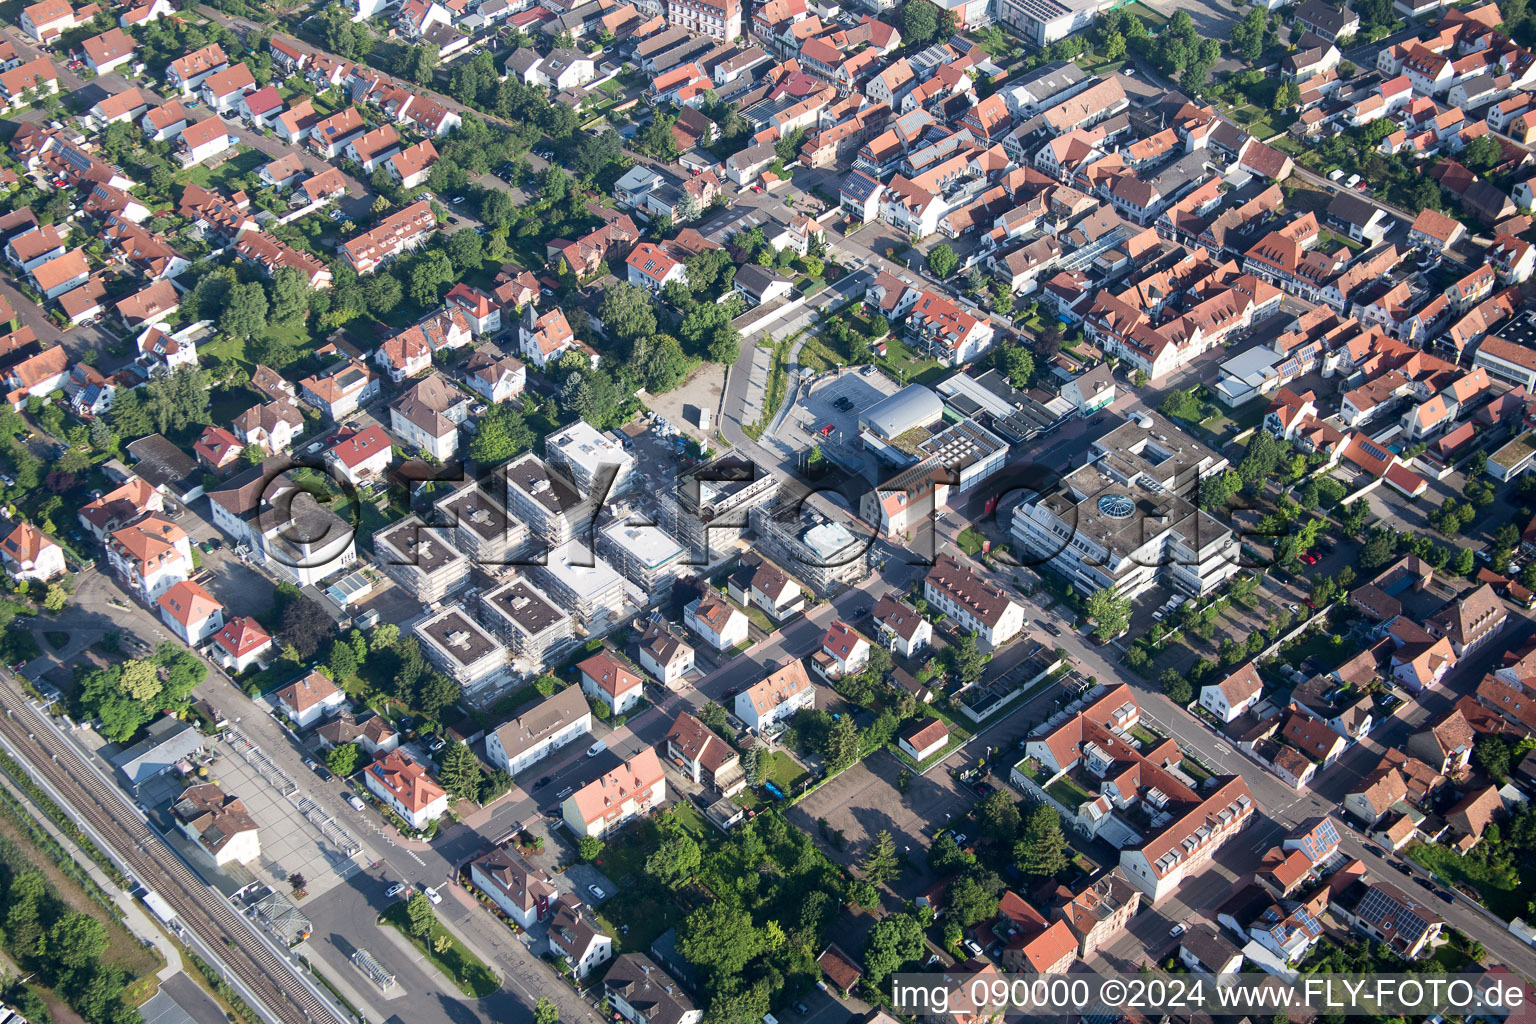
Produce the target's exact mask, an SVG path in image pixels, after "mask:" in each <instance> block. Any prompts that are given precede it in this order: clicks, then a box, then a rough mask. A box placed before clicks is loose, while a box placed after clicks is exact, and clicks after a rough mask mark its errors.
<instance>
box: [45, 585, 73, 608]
mask: <svg viewBox="0 0 1536 1024" xmlns="http://www.w3.org/2000/svg"><path fill="white" fill-rule="evenodd" d="M68 600H69V591H67V590H65V589H64V588H63V586H61V585H60V584H57V583H50V584H48V592H47V594H45V595H44V596H43V610H44V611H47V612H49V613H50V614H53V615H57V614H58V613H59V612H61V611H63V610H64V603H65V602H66V601H68Z"/></svg>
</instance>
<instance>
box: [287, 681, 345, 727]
mask: <svg viewBox="0 0 1536 1024" xmlns="http://www.w3.org/2000/svg"><path fill="white" fill-rule="evenodd" d="M272 697H273V700H274V701H275V702H276V704H277V710H279V711H281V712H282V713H283V714H284V715H287V716H288V718H289V720H290V721H292V722H293V724H294V727H295V728H298V729H307V728H309V727H310V726H311V725H314V724H315V723H317V722H319V721H320V720H321V719H322V718H325V717H327V716H328V715H330V714H331V713H332V712H333V711H337V710H339V709H340V708H341V706H342V705H343V704H345V703H346V702H347V695H346V694H345V693H343V692H342V690H341V688H340V687H339V686H337V685H336V684H335V683H333V682H331V680H330V678H329V677H327V676H325V675H324V674H322V673H320V672H310V673H308V674H307V675H305V676H303V677H301V678H299V679H295V680H294V681H293V682H291V683H289V684H288V685H287V686H284V687H283V688H281V689H280V690H278V691H277V692H276V693H274V694H273V695H272Z"/></svg>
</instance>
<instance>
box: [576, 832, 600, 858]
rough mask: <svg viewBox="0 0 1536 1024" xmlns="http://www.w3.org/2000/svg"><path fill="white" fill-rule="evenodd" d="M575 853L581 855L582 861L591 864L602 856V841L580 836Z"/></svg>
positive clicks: (592, 837)
mask: <svg viewBox="0 0 1536 1024" xmlns="http://www.w3.org/2000/svg"><path fill="white" fill-rule="evenodd" d="M576 852H577V853H579V854H580V855H581V859H582V860H584V861H586V862H587V863H588V864H591V863H592V862H593V861H595V860H597V858H599V857H601V856H602V855H603V841H602V840H601V839H599V838H597V836H582V837H581V840H580V841H579V842H578V843H577V844H576Z"/></svg>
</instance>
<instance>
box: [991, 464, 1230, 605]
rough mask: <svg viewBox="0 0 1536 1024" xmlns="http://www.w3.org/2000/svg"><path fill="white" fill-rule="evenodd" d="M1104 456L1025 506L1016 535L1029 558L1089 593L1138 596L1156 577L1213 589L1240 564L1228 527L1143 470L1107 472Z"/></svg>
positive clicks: (1194, 590) (1199, 590) (1185, 589)
mask: <svg viewBox="0 0 1536 1024" xmlns="http://www.w3.org/2000/svg"><path fill="white" fill-rule="evenodd" d="M1113 468H1114V467H1113V465H1112V460H1110V459H1104V460H1100V461H1099V462H1096V463H1094V464H1092V465H1088V466H1083V467H1081V468H1080V469H1076V470H1073V471H1072V472H1071V473H1069V474H1068V475H1067V477H1066V479H1064V480H1063V481H1062V489H1061V490H1060V491H1057V492H1055V493H1053V494H1049V495H1045V496H1042V497H1037V498H1035V499H1033V500H1030V501H1027V502H1024V503H1023V504H1020V505H1019V506H1018V508H1017V509H1016V510H1015V511H1014V514H1013V529H1012V532H1013V536H1014V538H1015V539H1016V540H1017V541H1018V542H1019V544H1020V545H1021V547H1022V548H1023V550H1024V551H1027V552H1028V553H1029V554H1030V556H1031V557H1034V558H1040V559H1044V560H1045V561H1046V562H1047V564H1048V565H1049V566H1050V567H1051V568H1052V569H1054V570H1055V571H1056V572H1057V573H1059V574H1061V575H1062V576H1065V577H1066V578H1067V579H1068V580H1070V581H1071V582H1072V583H1073V584H1074V585H1076V586H1078V587H1081V588H1084V589H1085V590H1087V592H1088V593H1093V592H1095V591H1098V590H1101V589H1103V588H1105V587H1114V588H1115V589H1117V590H1118V591H1120V593H1121V594H1122V595H1123V596H1125V597H1126V598H1132V599H1134V598H1135V597H1136V596H1137V595H1138V594H1141V593H1142V592H1143V591H1145V590H1147V589H1148V588H1149V587H1151V586H1152V585H1153V584H1154V583H1155V582H1156V581H1157V580H1158V579H1163V580H1165V581H1166V582H1168V583H1169V584H1170V585H1171V586H1173V587H1174V589H1176V590H1178V591H1179V592H1181V593H1185V594H1190V595H1194V596H1201V595H1204V594H1208V593H1210V592H1211V591H1213V590H1215V589H1216V588H1217V587H1219V586H1221V585H1222V584H1223V583H1225V582H1226V581H1227V580H1228V579H1230V578H1231V577H1232V575H1233V574H1235V573H1236V572H1237V570H1238V562H1239V559H1238V550H1237V543H1236V540H1235V538H1234V536H1233V534H1232V531H1231V529H1230V528H1228V527H1226V526H1224V525H1222V523H1221V522H1220V521H1218V520H1217V519H1215V518H1214V517H1212V516H1211V515H1209V514H1208V513H1206V512H1204V511H1203V510H1201V509H1199V508H1197V507H1196V506H1194V505H1193V504H1191V503H1190V502H1189V501H1186V500H1185V499H1184V498H1181V497H1179V496H1177V495H1176V494H1174V493H1171V492H1170V491H1169V490H1165V489H1163V488H1161V487H1156V486H1155V485H1154V484H1153V482H1150V481H1148V479H1147V477H1146V476H1145V475H1143V474H1135V475H1133V476H1132V478H1131V479H1130V480H1125V479H1121V478H1119V475H1118V474H1114V473H1112V472H1109V471H1111V470H1112V469H1113Z"/></svg>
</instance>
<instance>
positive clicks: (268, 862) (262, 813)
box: [139, 738, 373, 895]
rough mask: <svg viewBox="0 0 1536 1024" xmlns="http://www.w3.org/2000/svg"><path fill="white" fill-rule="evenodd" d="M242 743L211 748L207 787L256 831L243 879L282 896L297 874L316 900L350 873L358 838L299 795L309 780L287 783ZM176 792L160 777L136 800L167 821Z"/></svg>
mask: <svg viewBox="0 0 1536 1024" xmlns="http://www.w3.org/2000/svg"><path fill="white" fill-rule="evenodd" d="M245 742H246V741H244V740H243V739H239V738H236V739H235V741H234V742H233V743H231V742H226V741H223V740H216V741H215V742H214V743H213V745H212V750H213V751H214V752H215V753H216V754H217V755H218V760H217V761H216V762H215V763H214V765H213V767H212V769H211V770H210V772H209V776H208V781H210V782H217V783H218V784H219V786H220V787H222V788H223V790H224V792H226V793H229V794H231V795H232V796H237V797H239V798H240V799H241V800H243V801H244V802H245V807H246V810H247V811H248V812H249V813H250V815H251V819H252V820H253V821H255V822H256V826H257V828H258V829H259V830H260V835H261V856H260V858H259V859H258V860H256V861H254V862H253V863H250V864H247V865H245V868H246V869H247V870H248V873H249V875H251V876H253V877H254V878H256V879H257V880H260V881H262V882H265V883H267V884H268V885H270V886H272V888H274V889H277V890H280V891H283V892H286V891H288V876H289V875H292V874H294V873H298V874H301V875H303V876H304V879H305V881H306V882H307V883H308V885H307V888H308V891H309V893H310V894H311V895H318V894H319V893H322V892H324V891H326V890H327V889H329V888H331V887H332V886H334V885H335V884H336V883H337V882H338V881H340V880H341V879H343V878H345V877H346V876H347V875H349V874H351V873H352V872H353V871H356V870H357V868H358V864H357V861H356V860H354V855H355V854H357V853H358V850H359V845H358V839H359V838H360V837H358V836H356V835H355V834H354V833H353V831H352V829H351V828H350V827H348V826H344V825H342V824H341V823H340V822H338V821H337V820H336V819H334V818H332V817H331V816H330V815H328V814H327V813H325V812H324V811H323V810H321V809H320V807H319V806H318V805H316V804H315V803H314V802H312V801H311V800H310V799H309V798H308V797H306V796H305V795H304V793H305V786H306V785H307V784H308V783H309V782H310V781H311V780H308V779H290V778H289V777H288V776H287V775H286V774H285V773H283V771H282V769H279V768H277V767H276V766H275V765H273V764H271V762H268V761H267V760H266V758H265V755H264V754H263V753H262V752H261V751H260V748H259V747H250V748H247V747H246V746H245ZM181 788H182V787H181V784H180V783H179V782H177V781H176V779H175V778H174V777H172V776H169V775H166V776H162V777H161V778H158V779H155V780H153V781H151V782H149V783H146V784H145V785H144V786H142V787H141V788H140V793H139V795H140V799H141V801H142V803H143V804H144V806H145V807H147V808H152V809H154V810H155V812H158V813H159V814H161V815H163V816H164V820H166V821H169V816H170V812H169V806H170V804H171V802H172V801H173V800H175V798H176V797H177V795H178V794H179V793H180V791H181ZM290 794H291V795H290ZM306 812H307V813H306ZM368 820H370V821H372V820H373V819H372V818H370V819H368ZM207 873H210V872H208V871H206V870H205V874H207ZM225 874H226V876H228V877H229V878H233V879H235V880H237V881H241V882H242V883H243V882H245V881H249V879H248V878H246V877H245V876H246V874H247V872H245V871H235V870H231V871H228V872H225Z"/></svg>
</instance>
